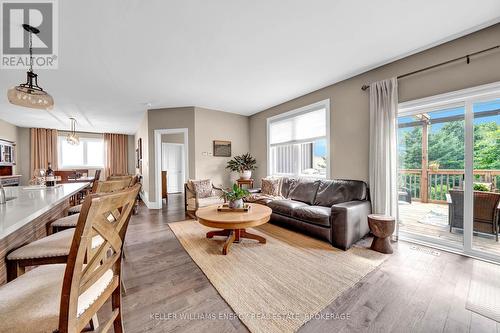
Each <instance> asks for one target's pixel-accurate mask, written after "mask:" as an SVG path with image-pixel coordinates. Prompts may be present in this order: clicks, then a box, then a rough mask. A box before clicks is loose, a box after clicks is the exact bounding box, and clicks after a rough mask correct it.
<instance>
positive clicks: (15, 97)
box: [7, 24, 54, 110]
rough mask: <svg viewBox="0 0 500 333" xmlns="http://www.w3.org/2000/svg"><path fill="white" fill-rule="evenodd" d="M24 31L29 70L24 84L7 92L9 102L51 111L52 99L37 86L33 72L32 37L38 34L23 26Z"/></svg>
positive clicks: (36, 77)
mask: <svg viewBox="0 0 500 333" xmlns="http://www.w3.org/2000/svg"><path fill="white" fill-rule="evenodd" d="M23 28H24V30H26V31H27V32H29V36H30V37H29V41H30V45H29V50H30V68H29V70H28V72H27V79H26V83H21V84H20V85H18V86H15V87H13V88H11V89H9V91H8V92H7V98H8V99H9V102H10V103H12V104H14V105H19V106H24V107H27V108H33V109H42V110H51V109H52V108H53V107H54V99H53V98H52V96H50V95H49V94H48V93H47V92H46V91H44V90H43V89H42V88H41V87H40V86H38V75H37V74H35V73H34V72H33V40H32V35H33V34H35V35H36V34H38V33H40V30H38V29H37V28H35V27H32V26H30V25H28V24H23Z"/></svg>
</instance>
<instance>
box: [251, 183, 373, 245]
mask: <svg viewBox="0 0 500 333" xmlns="http://www.w3.org/2000/svg"><path fill="white" fill-rule="evenodd" d="M280 194H281V196H282V197H284V198H279V199H269V198H266V199H264V200H262V201H259V203H262V204H266V205H267V206H268V207H269V208H271V209H272V211H273V213H272V215H271V222H272V223H275V224H279V225H282V226H286V227H290V228H292V229H295V230H298V231H301V232H304V233H306V234H309V235H312V236H315V237H318V238H321V239H324V240H327V241H328V242H330V243H331V244H332V245H333V246H335V247H337V248H339V249H343V250H347V249H349V248H350V247H351V246H352V245H353V244H354V243H355V242H357V241H358V240H359V239H361V238H362V237H364V236H365V235H366V234H368V233H369V231H370V229H369V228H368V219H367V217H368V214H370V213H371V204H370V197H369V190H368V186H367V184H366V183H365V182H363V181H358V180H340V179H339V180H311V179H307V178H282V180H281V182H280Z"/></svg>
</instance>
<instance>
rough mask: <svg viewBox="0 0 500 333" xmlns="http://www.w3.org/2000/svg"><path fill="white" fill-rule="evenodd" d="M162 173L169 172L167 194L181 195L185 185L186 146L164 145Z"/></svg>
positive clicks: (176, 144)
mask: <svg viewBox="0 0 500 333" xmlns="http://www.w3.org/2000/svg"><path fill="white" fill-rule="evenodd" d="M161 155H162V166H161V170H162V171H167V192H168V193H179V192H182V190H183V185H184V144H178V143H162V154H161Z"/></svg>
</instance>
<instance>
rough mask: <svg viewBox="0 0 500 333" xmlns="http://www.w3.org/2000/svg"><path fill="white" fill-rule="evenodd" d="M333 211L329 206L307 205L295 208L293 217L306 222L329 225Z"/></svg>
mask: <svg viewBox="0 0 500 333" xmlns="http://www.w3.org/2000/svg"><path fill="white" fill-rule="evenodd" d="M331 212H332V210H331V209H330V208H328V207H322V206H305V207H298V208H296V209H294V210H293V211H292V217H294V218H296V219H298V220H301V221H304V222H309V223H313V224H316V225H320V226H323V227H329V226H330V215H331Z"/></svg>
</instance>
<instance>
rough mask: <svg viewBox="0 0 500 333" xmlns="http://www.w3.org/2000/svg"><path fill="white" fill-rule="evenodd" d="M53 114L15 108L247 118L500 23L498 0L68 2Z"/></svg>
mask: <svg viewBox="0 0 500 333" xmlns="http://www.w3.org/2000/svg"><path fill="white" fill-rule="evenodd" d="M59 14H60V21H59V26H60V39H59V40H60V42H59V61H60V62H59V69H57V70H50V71H49V70H40V71H38V74H39V76H40V78H39V81H40V85H41V86H42V87H43V88H44V89H46V90H47V91H48V92H49V93H51V94H52V95H53V96H54V99H55V103H56V107H55V109H54V110H53V111H50V112H47V111H38V110H30V109H25V108H20V107H16V106H12V105H10V104H8V101H7V97H6V92H7V89H8V88H9V87H11V86H13V85H14V84H18V83H20V82H21V81H24V79H25V78H24V76H25V74H24V73H23V71H21V70H1V71H0V118H1V119H4V120H6V121H8V122H11V123H13V124H15V125H18V126H24V127H51V128H58V129H68V128H69V120H68V118H69V117H75V118H76V119H77V121H78V130H85V131H90V132H103V131H106V132H115V133H128V134H133V133H134V132H135V131H136V130H137V128H138V125H139V122H140V120H141V119H142V117H143V115H144V112H145V110H146V108H147V106H146V104H147V103H148V102H149V103H151V104H152V108H160V107H175V106H193V105H195V106H201V107H206V108H212V109H217V110H223V111H227V112H234V113H239V114H243V115H251V114H253V113H256V112H258V111H261V110H264V109H266V108H268V107H271V106H274V105H276V104H279V103H282V102H284V101H287V100H289V99H292V98H295V97H298V96H300V95H303V94H305V93H308V92H311V91H314V90H316V89H318V88H321V87H324V86H327V85H329V84H332V83H335V82H338V81H340V80H342V79H345V78H347V77H350V76H353V75H355V74H358V73H361V72H363V71H365V70H368V69H370V68H374V67H376V66H378V65H381V64H383V63H386V62H388V61H391V60H394V59H396V58H399V57H402V56H405V55H408V54H411V53H414V52H415V51H417V50H422V49H424V48H427V47H430V46H432V45H436V44H438V43H440V42H443V41H445V40H449V39H452V38H455V37H458V36H461V35H463V34H465V33H468V32H471V31H474V30H477V29H479V28H482V27H485V26H488V25H490V24H493V23H496V22H498V21H499V16H500V1H498V0H474V1H470V0H468V1H465V0H464V1H462V0H460V1H457V0H440V1H430V0H429V1H422V0H411V1H410V0H407V1H401V0H354V1H353V0H341V1H338V0H337V1H332V0H314V1H312V0H311V1H306V0H281V1H278V0H254V1H248V0H245V1H243V0H217V1H216V0H214V1H207V0H175V1H173V0H170V1H165V0H154V1H152V0H150V1H140V0H133V1H132V0H128V1H123V0H106V1H102V0H100V1H99V0H91V1H90V0H86V1H62V0H59Z"/></svg>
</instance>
